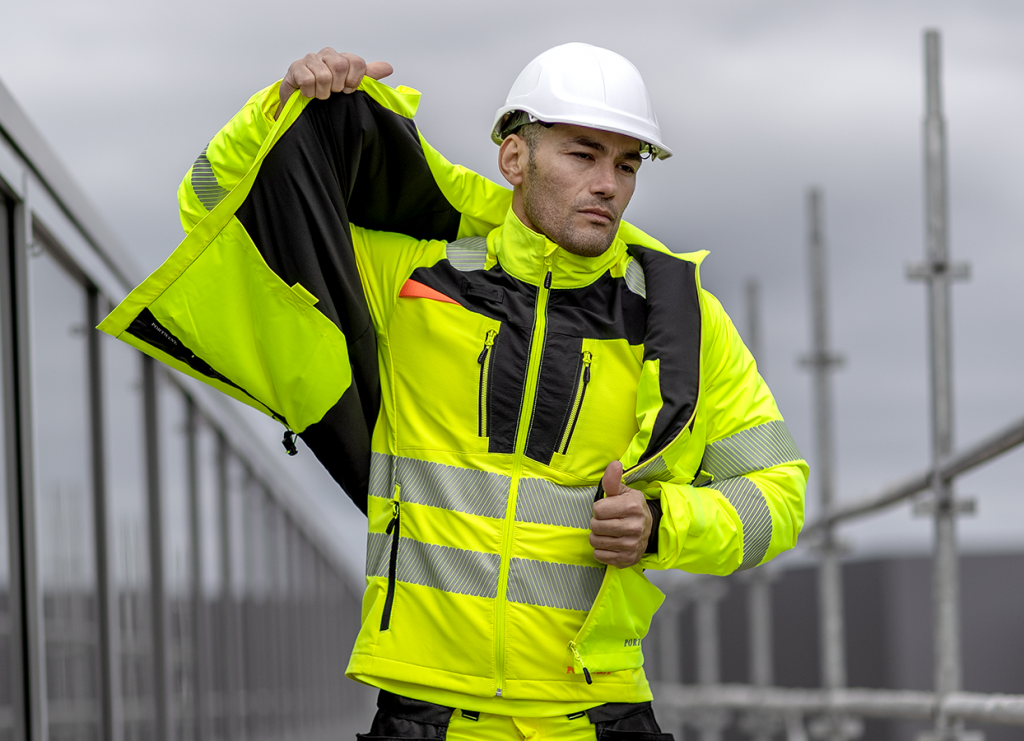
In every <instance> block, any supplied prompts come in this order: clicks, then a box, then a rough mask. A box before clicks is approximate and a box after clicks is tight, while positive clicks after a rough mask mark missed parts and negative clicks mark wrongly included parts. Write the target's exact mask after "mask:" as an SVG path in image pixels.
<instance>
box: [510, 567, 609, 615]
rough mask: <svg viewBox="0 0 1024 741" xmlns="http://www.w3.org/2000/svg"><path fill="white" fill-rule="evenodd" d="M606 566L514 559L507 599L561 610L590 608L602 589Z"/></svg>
mask: <svg viewBox="0 0 1024 741" xmlns="http://www.w3.org/2000/svg"><path fill="white" fill-rule="evenodd" d="M605 568H606V567H604V566H574V565H572V564H567V563H548V562H547V561H533V560H529V559H525V558H513V559H512V563H511V564H510V565H509V572H508V600H509V602H518V603H520V604H525V605H539V606H541V607H557V608H559V609H561V610H589V609H590V607H591V606H592V605H593V604H594V599H595V598H596V597H597V593H598V592H599V591H600V589H601V581H602V580H603V579H604V572H605Z"/></svg>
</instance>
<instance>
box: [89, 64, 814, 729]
mask: <svg viewBox="0 0 1024 741" xmlns="http://www.w3.org/2000/svg"><path fill="white" fill-rule="evenodd" d="M364 73H365V74H366V75H368V76H366V77H364ZM389 73H390V66H389V65H385V64H381V63H376V64H372V65H366V63H365V62H364V61H363V60H362V59H360V58H358V57H355V56H354V55H341V54H337V53H336V52H334V51H333V50H330V49H325V50H323V51H322V52H320V53H319V54H316V55H308V56H307V57H306V58H304V59H303V60H299V61H298V62H295V63H294V64H292V65H291V66H290V67H289V69H288V73H287V74H286V76H285V78H284V79H283V81H282V82H281V83H280V85H279V86H271V87H270V88H268V89H266V90H264V91H262V92H260V93H258V94H257V95H256V96H254V97H253V98H252V99H251V100H250V102H249V104H248V105H247V106H246V107H245V108H243V109H242V111H241V112H240V113H239V114H238V115H236V116H235V118H234V119H232V121H231V122H230V123H229V124H228V125H227V126H226V127H225V128H224V129H223V130H222V131H221V132H220V133H219V134H218V135H217V136H216V137H215V138H214V139H213V140H212V141H211V142H210V144H209V146H208V147H207V149H206V150H204V152H203V153H202V154H201V155H200V157H199V159H198V160H197V161H196V163H195V165H194V166H193V168H192V170H191V171H190V173H189V175H188V176H186V178H185V181H184V182H183V183H182V186H181V189H180V191H179V197H180V201H181V204H182V219H183V223H184V225H185V228H186V231H188V236H187V237H186V239H185V241H184V242H183V243H182V245H181V246H180V247H179V248H178V250H177V251H176V252H175V254H174V255H172V257H171V258H170V259H169V260H168V262H167V263H166V264H165V265H164V266H163V267H162V268H161V269H160V270H158V271H157V272H156V273H154V275H153V276H151V277H150V279H148V280H147V282H146V283H144V284H143V285H142V286H140V287H139V288H138V289H136V291H134V292H133V293H132V295H131V296H129V297H128V298H127V299H126V300H125V301H124V302H123V303H122V305H121V306H119V307H118V309H117V310H115V312H114V313H112V314H111V316H110V317H108V319H107V320H106V321H105V322H104V325H102V326H103V328H104V329H106V330H107V331H110V332H111V333H113V334H116V335H118V336H121V337H122V338H123V339H125V340H126V341H128V342H130V343H132V344H133V345H135V346H137V347H139V348H140V349H143V350H144V351H145V352H148V353H150V354H151V355H154V356H155V357H158V358H160V359H161V360H164V361H165V362H167V363H169V364H171V365H172V366H174V367H177V368H179V369H181V370H182V371H184V372H186V373H190V374H192V375H194V376H196V377H199V378H202V379H203V380H204V381H206V382H208V383H210V384H211V385H214V386H216V387H218V388H220V389H222V390H224V391H225V392H226V393H229V394H231V395H233V396H235V397H236V398H239V399H241V400H243V401H246V402H247V403H250V404H252V405H253V406H256V407H257V408H260V409H262V410H263V411H266V412H267V413H269V414H271V415H273V416H274V417H275V418H277V419H279V420H280V421H281V422H282V423H283V424H284V425H285V426H286V427H287V428H288V433H286V438H285V440H286V446H290V445H291V444H292V443H291V439H290V435H291V433H292V431H295V432H297V433H299V434H301V435H302V437H303V439H304V440H305V441H306V442H307V443H308V444H309V446H310V447H311V448H312V449H313V450H314V452H315V453H316V455H317V456H318V457H319V458H320V460H321V461H322V462H323V463H324V465H325V466H327V468H328V469H329V470H330V471H331V472H332V474H334V475H335V477H336V478H337V479H338V480H339V482H340V483H342V485H343V486H344V487H345V489H346V492H347V493H348V494H349V496H351V497H352V498H353V500H354V501H355V502H356V503H357V505H359V506H360V507H361V508H362V509H363V511H365V512H366V513H367V515H368V520H369V536H368V541H367V590H366V595H365V597H364V602H363V625H362V630H361V632H360V634H359V637H358V639H357V641H356V645H355V647H354V649H353V653H352V659H351V661H350V664H349V667H348V675H349V676H350V677H352V678H354V679H357V680H359V681H362V682H366V683H368V684H371V685H373V686H376V687H379V688H380V689H381V694H380V699H379V701H378V708H379V711H378V714H377V716H376V718H375V720H374V723H373V727H372V729H371V731H370V734H369V735H368V736H366V737H365V738H445V737H447V738H449V739H456V738H458V739H463V738H523V737H529V738H547V737H556V738H573V739H576V738H579V739H584V738H586V739H594V738H595V737H597V738H601V739H612V738H636V739H661V738H671V736H669V735H667V734H661V732H660V729H659V728H658V725H657V723H656V721H655V719H654V716H653V714H652V712H651V710H650V700H651V693H650V688H649V686H648V683H647V680H646V678H645V676H644V673H643V668H642V664H643V655H642V652H641V640H642V639H643V638H644V636H645V635H646V633H647V630H648V628H649V625H650V621H651V617H652V615H653V613H654V612H655V611H656V610H657V608H658V606H659V605H660V603H661V601H662V599H663V595H662V594H661V593H660V591H658V590H657V588H656V587H654V586H653V585H652V584H651V583H650V582H649V581H648V580H647V578H646V577H645V576H644V573H643V571H644V569H645V568H681V569H684V570H687V571H691V572H695V573H714V574H725V573H730V572H732V571H734V570H736V569H737V568H750V567H753V566H756V565H758V564H759V563H761V562H763V561H765V560H767V559H770V558H772V557H773V556H774V555H776V554H777V553H779V552H781V551H782V550H785V549H787V548H790V547H792V545H793V544H794V543H795V540H796V535H797V533H798V532H799V529H800V527H801V525H802V521H803V491H804V487H805V484H806V476H807V467H806V464H805V463H804V462H803V460H802V459H801V457H800V455H799V453H798V451H797V450H796V448H795V446H794V445H793V443H792V440H791V439H790V437H789V434H788V432H787V431H786V428H785V424H784V423H783V422H782V418H781V415H780V414H779V412H778V409H777V408H776V406H775V403H774V401H773V400H772V397H771V394H770V392H769V391H768V389H767V387H766V386H765V385H764V383H763V381H762V380H761V379H760V377H759V376H758V374H757V370H756V367H755V365H754V362H753V360H752V358H751V357H750V355H749V353H748V352H747V351H746V349H745V348H744V346H743V343H742V342H741V341H740V339H739V337H738V335H737V333H736V331H735V329H734V328H733V326H732V324H731V322H730V321H729V319H728V317H727V316H726V315H725V313H724V311H723V310H722V308H721V305H720V304H719V303H718V302H717V301H716V300H715V299H714V298H713V297H712V296H710V295H709V294H707V293H706V292H704V291H702V290H701V288H700V283H699V274H698V265H699V263H700V261H701V260H702V259H703V257H704V253H693V254H689V255H677V254H673V253H672V252H670V251H669V250H667V249H666V248H665V247H664V246H663V245H661V244H660V243H659V242H657V241H656V240H653V239H652V238H650V237H649V236H647V235H646V234H644V233H643V232H640V231H639V230H637V229H636V228H634V227H632V226H630V225H629V224H627V223H625V222H623V221H621V216H622V213H623V211H624V210H625V208H626V206H627V205H628V203H629V200H630V198H631V196H632V194H633V190H634V187H635V183H636V177H637V174H638V171H639V169H640V167H641V164H642V162H643V160H645V159H665V158H667V157H668V156H670V155H671V152H670V150H669V149H668V148H667V147H666V146H665V144H664V143H663V142H662V141H661V133H660V128H659V127H658V124H657V119H656V118H655V116H654V112H653V106H652V105H651V102H650V98H649V96H648V94H647V91H646V88H645V87H644V84H643V81H642V79H641V78H640V75H639V73H638V72H637V71H636V69H635V68H634V67H633V66H632V65H631V64H630V63H629V62H628V61H626V60H625V59H623V58H622V57H620V56H618V55H617V54H614V53H612V52H609V51H607V50H604V49H598V48H596V47H591V46H587V45H585V44H567V45H565V46H561V47H556V48H554V49H551V50H549V51H548V52H545V53H544V54H542V55H540V56H539V57H537V59H535V60H534V61H533V62H531V63H530V65H528V66H527V68H526V69H525V70H524V71H523V73H522V74H521V75H520V77H519V79H518V80H517V81H516V83H515V84H514V85H513V88H512V92H511V93H510V95H509V99H508V101H507V104H506V106H504V107H503V108H501V109H500V110H499V111H498V113H497V115H496V121H495V126H494V130H493V132H492V136H493V138H494V139H495V141H496V142H498V143H500V148H499V153H498V163H499V167H500V170H501V173H502V175H503V176H504V177H505V178H506V179H507V180H508V182H509V184H510V185H512V192H511V193H509V192H508V191H507V190H505V189H503V188H499V187H498V186H496V185H494V184H493V183H490V182H489V181H486V180H485V179H483V178H481V177H480V176H478V175H476V174H475V173H471V172H469V171H467V170H465V169H463V168H460V167H457V166H453V165H451V164H449V163H448V162H447V161H446V160H444V159H443V158H442V157H441V156H440V155H439V154H438V153H437V152H435V151H434V150H433V149H431V148H430V146H429V145H428V144H427V143H426V142H425V141H424V140H423V139H422V138H421V137H420V136H419V133H418V131H417V130H416V128H415V126H414V124H413V123H412V115H413V113H414V112H415V106H416V102H417V99H418V94H416V93H415V91H409V90H407V89H403V88H399V89H397V90H392V89H391V88H388V87H386V86H384V85H382V84H380V83H378V82H377V81H376V80H375V79H373V78H377V77H383V76H385V75H386V74H389ZM295 91H301V95H294V92H295ZM332 93H335V94H334V95H332ZM337 93H342V94H340V95H338V94H337ZM314 96H315V97H316V98H317V100H314V101H311V100H310V98H312V97H314ZM630 734H633V735H630Z"/></svg>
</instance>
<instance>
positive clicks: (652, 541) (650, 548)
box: [644, 499, 661, 553]
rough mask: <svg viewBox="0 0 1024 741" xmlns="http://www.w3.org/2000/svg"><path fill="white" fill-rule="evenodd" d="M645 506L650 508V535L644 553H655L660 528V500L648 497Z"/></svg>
mask: <svg viewBox="0 0 1024 741" xmlns="http://www.w3.org/2000/svg"><path fill="white" fill-rule="evenodd" d="M647 507H648V509H650V510H651V536H650V537H649V538H648V539H647V550H646V551H644V553H657V552H658V531H659V530H660V529H661V500H660V499H648V500H647Z"/></svg>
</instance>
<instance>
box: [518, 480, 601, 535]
mask: <svg viewBox="0 0 1024 741" xmlns="http://www.w3.org/2000/svg"><path fill="white" fill-rule="evenodd" d="M596 492H597V487H596V486H558V485H557V484H552V483H551V482H550V481H545V480H543V479H522V480H521V481H520V482H519V493H518V494H517V496H516V520H517V521H519V522H534V523H537V524H538V525H558V526H559V527H574V528H577V529H579V530H589V529H590V517H591V515H592V514H593V512H594V494H595V493H596Z"/></svg>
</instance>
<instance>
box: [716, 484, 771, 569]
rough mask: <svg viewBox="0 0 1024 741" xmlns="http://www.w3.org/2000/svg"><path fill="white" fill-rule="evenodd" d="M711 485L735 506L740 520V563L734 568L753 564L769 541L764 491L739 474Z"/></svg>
mask: <svg viewBox="0 0 1024 741" xmlns="http://www.w3.org/2000/svg"><path fill="white" fill-rule="evenodd" d="M711 488H713V489H717V490H718V491H720V492H722V495H723V496H724V497H725V498H726V499H728V500H729V503H730V504H731V505H732V506H733V507H735V508H736V512H737V513H738V514H739V516H740V522H742V523H743V563H741V564H740V567H739V569H738V570H739V571H743V570H745V569H752V568H754V567H755V566H757V565H758V564H759V563H761V561H762V559H764V554H765V553H767V552H768V546H769V545H770V544H771V542H772V513H771V511H770V510H769V509H768V505H767V504H766V503H765V499H764V494H762V493H761V490H760V489H758V488H757V485H756V484H754V482H753V481H751V480H750V479H748V478H745V477H743V476H737V477H736V478H731V479H723V480H721V481H716V482H714V483H713V484H712V485H711Z"/></svg>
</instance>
